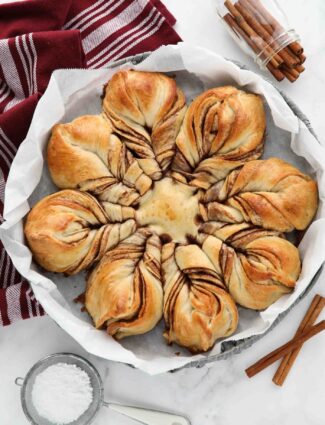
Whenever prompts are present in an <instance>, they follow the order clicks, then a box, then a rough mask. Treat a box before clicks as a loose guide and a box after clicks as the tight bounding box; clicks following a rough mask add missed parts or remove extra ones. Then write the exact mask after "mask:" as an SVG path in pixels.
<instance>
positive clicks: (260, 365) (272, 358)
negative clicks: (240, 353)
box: [245, 320, 325, 378]
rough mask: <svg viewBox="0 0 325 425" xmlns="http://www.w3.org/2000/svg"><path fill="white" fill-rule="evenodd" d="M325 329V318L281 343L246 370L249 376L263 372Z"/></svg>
mask: <svg viewBox="0 0 325 425" xmlns="http://www.w3.org/2000/svg"><path fill="white" fill-rule="evenodd" d="M323 330H325V320H322V321H321V322H319V323H317V325H314V326H311V327H310V328H309V329H308V330H306V332H304V333H303V334H302V335H299V336H297V337H295V338H293V339H292V340H291V341H289V342H287V343H286V344H284V345H281V347H279V348H277V349H276V350H274V351H272V352H271V353H269V354H268V355H266V356H265V357H263V358H262V359H260V360H259V361H258V362H256V363H254V364H253V365H252V366H250V367H249V368H248V369H246V371H245V372H246V374H247V376H248V377H249V378H251V377H252V376H254V375H256V374H257V373H259V372H261V371H262V370H264V369H265V368H267V367H268V366H270V365H271V364H272V363H274V362H276V361H277V360H279V359H280V358H281V357H283V356H285V355H286V354H288V353H290V352H291V351H292V350H294V349H295V348H297V347H299V346H300V345H301V344H302V343H303V342H305V341H307V340H308V339H310V338H312V337H313V336H314V335H316V334H318V333H319V332H321V331H323Z"/></svg>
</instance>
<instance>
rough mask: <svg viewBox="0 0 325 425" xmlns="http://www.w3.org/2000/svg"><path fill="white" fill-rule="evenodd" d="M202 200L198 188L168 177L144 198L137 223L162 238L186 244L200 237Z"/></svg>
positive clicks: (138, 212) (159, 182)
mask: <svg viewBox="0 0 325 425" xmlns="http://www.w3.org/2000/svg"><path fill="white" fill-rule="evenodd" d="M199 197H200V194H199V192H198V190H197V188H193V187H191V186H188V185H186V184H183V183H180V182H178V181H176V180H173V179H172V178H170V177H165V178H164V179H162V180H160V181H157V182H156V183H155V185H154V187H153V189H152V190H150V191H149V192H147V193H146V194H145V195H144V196H143V197H142V199H141V202H140V205H139V209H138V210H137V213H136V219H137V221H138V223H139V224H140V225H141V226H148V227H149V228H151V229H152V230H154V231H155V232H156V233H157V234H158V235H166V236H167V235H168V236H169V237H170V238H171V239H172V240H173V241H174V242H186V241H187V240H188V238H189V237H195V236H197V234H198V226H197V217H198V215H199Z"/></svg>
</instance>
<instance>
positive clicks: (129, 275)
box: [86, 230, 163, 339]
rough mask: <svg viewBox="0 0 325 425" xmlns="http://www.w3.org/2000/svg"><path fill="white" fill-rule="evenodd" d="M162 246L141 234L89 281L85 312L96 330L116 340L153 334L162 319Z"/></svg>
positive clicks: (105, 260) (107, 259)
mask: <svg viewBox="0 0 325 425" xmlns="http://www.w3.org/2000/svg"><path fill="white" fill-rule="evenodd" d="M160 252H161V244H160V240H159V238H158V236H156V235H152V234H151V233H150V232H148V231H146V230H139V231H138V232H137V233H135V234H134V235H133V236H131V237H129V238H128V239H126V240H125V241H124V242H122V243H120V244H119V245H118V247H116V248H115V249H113V250H112V251H110V252H109V254H108V255H106V256H105V257H104V258H103V259H102V261H101V262H100V263H99V264H98V266H97V267H96V268H95V269H94V271H93V272H92V273H91V275H90V276H89V278H88V283H87V291H86V308H87V311H88V312H89V314H90V315H91V316H92V318H93V320H94V324H95V326H96V328H100V327H102V326H105V327H107V332H108V333H109V334H110V335H112V336H114V337H115V338H117V339H122V338H124V337H126V336H130V335H138V334H142V333H145V332H148V331H150V330H151V329H152V328H153V327H154V326H155V325H156V324H157V322H158V321H159V320H160V319H161V316H162V300H163V291H162V287H161V277H160V264H161V258H160Z"/></svg>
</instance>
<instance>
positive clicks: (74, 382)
mask: <svg viewBox="0 0 325 425" xmlns="http://www.w3.org/2000/svg"><path fill="white" fill-rule="evenodd" d="M92 399H93V388H92V386H91V382H90V379H89V376H88V374H87V373H86V372H85V371H84V370H82V369H80V367H78V366H76V365H74V364H67V363H57V364H55V365H53V366H49V367H48V368H46V369H44V370H43V371H42V372H41V373H40V374H39V375H37V376H36V379H35V382H34V385H33V388H32V401H33V404H34V407H35V409H36V410H37V413H38V414H39V415H40V416H42V417H43V418H45V419H47V420H48V421H50V422H52V423H53V424H57V425H61V424H62V425H63V424H68V423H70V422H73V421H75V420H76V419H78V418H79V417H80V416H81V415H82V414H83V413H84V412H85V411H86V410H87V409H88V407H89V405H90V403H91V402H92Z"/></svg>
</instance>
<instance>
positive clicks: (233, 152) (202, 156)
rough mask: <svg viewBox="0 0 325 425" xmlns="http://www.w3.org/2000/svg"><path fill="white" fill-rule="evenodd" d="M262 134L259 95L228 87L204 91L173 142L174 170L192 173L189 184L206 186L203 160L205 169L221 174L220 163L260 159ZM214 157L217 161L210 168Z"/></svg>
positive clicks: (262, 124)
mask: <svg viewBox="0 0 325 425" xmlns="http://www.w3.org/2000/svg"><path fill="white" fill-rule="evenodd" d="M264 132H265V113H264V108H263V102H262V99H261V98H260V96H258V95H255V94H249V93H245V92H243V91H240V90H237V89H236V88H235V87H231V86H225V87H219V88H215V89H211V90H207V91H205V92H204V93H202V94H201V95H200V96H198V97H197V98H196V99H195V100H194V101H193V102H192V103H191V105H190V106H189V108H188V110H187V112H186V114H185V117H184V121H183V124H182V126H181V129H180V132H179V135H178V137H177V139H176V145H177V151H176V156H175V159H174V162H173V170H175V171H176V172H179V173H182V174H185V175H187V174H188V173H190V174H192V173H193V175H194V179H193V176H191V175H189V176H188V177H189V178H190V179H192V184H194V185H195V186H199V187H208V186H209V180H210V179H209V173H208V175H206V174H205V173H204V168H206V164H205V161H206V160H207V161H208V168H210V169H211V168H213V169H215V168H216V165H218V166H219V169H220V171H222V169H223V161H226V162H227V163H229V162H235V163H236V164H237V166H238V165H239V164H243V163H244V162H245V161H248V160H251V159H256V158H259V157H260V156H261V154H262V150H263V139H264ZM207 158H208V159H207ZM213 158H217V162H216V163H215V164H212V167H211V160H212V159H213ZM212 162H213V161H212ZM197 167H199V168H198V169H196V168H197ZM200 167H203V169H202V168H200Z"/></svg>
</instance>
